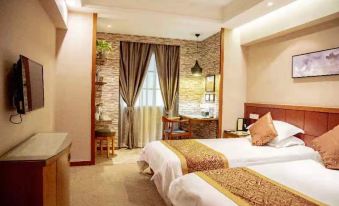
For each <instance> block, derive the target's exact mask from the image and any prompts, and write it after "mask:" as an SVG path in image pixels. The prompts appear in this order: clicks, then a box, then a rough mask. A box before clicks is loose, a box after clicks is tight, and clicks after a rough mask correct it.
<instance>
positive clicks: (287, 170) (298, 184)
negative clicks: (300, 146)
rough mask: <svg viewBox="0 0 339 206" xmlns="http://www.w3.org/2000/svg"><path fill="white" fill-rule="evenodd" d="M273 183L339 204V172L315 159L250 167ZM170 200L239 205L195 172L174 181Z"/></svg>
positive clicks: (194, 205)
mask: <svg viewBox="0 0 339 206" xmlns="http://www.w3.org/2000/svg"><path fill="white" fill-rule="evenodd" d="M249 168H250V169H252V170H254V171H256V172H259V173H260V174H261V175H264V176H266V177H268V178H270V179H271V180H274V181H276V182H278V183H280V184H283V185H284V186H287V187H289V188H291V189H294V190H297V191H298V192H300V193H303V194H304V195H307V196H309V197H311V198H313V199H315V200H318V201H320V202H322V203H325V204H328V205H339V186H338V185H339V171H338V170H330V169H326V168H325V167H324V166H323V165H322V163H320V162H316V161H314V160H299V161H292V162H283V163H272V164H265V165H256V166H250V167H249ZM168 197H169V199H170V201H171V203H172V204H173V205H174V206H216V205H218V206H232V205H236V204H235V203H234V202H233V201H232V200H230V199H229V198H227V197H226V196H225V195H224V194H222V193H221V192H219V191H218V190H216V189H215V188H214V187H213V186H211V185H210V184H208V183H207V182H206V181H205V180H203V179H201V178H200V177H199V176H197V175H196V174H194V173H190V174H187V175H185V176H182V177H180V178H177V179H176V180H174V181H173V182H172V184H171V185H170V189H169V194H168Z"/></svg>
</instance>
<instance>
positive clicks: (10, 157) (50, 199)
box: [0, 133, 71, 206]
mask: <svg viewBox="0 0 339 206" xmlns="http://www.w3.org/2000/svg"><path fill="white" fill-rule="evenodd" d="M70 147H71V140H70V138H68V137H67V134H65V133H39V134H37V135H34V136H33V137H31V138H29V139H28V140H26V141H24V142H23V143H21V144H19V145H18V146H16V147H15V148H13V149H12V150H10V151H9V152H7V153H6V154H5V155H3V156H2V157H0V182H1V183H0V205H1V206H7V205H8V206H69V205H70V192H69V159H70Z"/></svg>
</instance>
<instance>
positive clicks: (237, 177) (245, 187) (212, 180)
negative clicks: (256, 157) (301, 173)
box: [195, 168, 325, 206]
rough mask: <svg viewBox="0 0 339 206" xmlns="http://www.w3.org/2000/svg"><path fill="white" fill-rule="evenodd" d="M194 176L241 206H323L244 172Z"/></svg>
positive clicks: (211, 171)
mask: <svg viewBox="0 0 339 206" xmlns="http://www.w3.org/2000/svg"><path fill="white" fill-rule="evenodd" d="M195 174H196V175H198V176H199V177H201V178H202V179H203V180H205V181H206V182H207V183H209V184H210V185H211V186H213V187H214V188H215V189H217V190H218V191H219V192H221V193H223V194H224V195H225V196H226V197H228V198H229V199H231V200H232V201H233V202H235V203H236V204H238V205H241V206H242V205H253V206H264V205H265V206H267V205H277V206H278V205H279V206H290V205H295V206H313V205H325V204H323V203H321V202H319V201H317V200H314V199H312V198H310V197H308V196H306V195H304V194H302V193H300V192H298V191H295V190H293V189H291V188H288V187H286V186H284V185H282V184H280V183H278V182H275V181H273V180H271V179H269V178H267V177H265V176H263V175H261V174H259V173H257V172H255V171H253V170H251V169H248V168H231V169H218V170H210V171H203V172H196V173H195Z"/></svg>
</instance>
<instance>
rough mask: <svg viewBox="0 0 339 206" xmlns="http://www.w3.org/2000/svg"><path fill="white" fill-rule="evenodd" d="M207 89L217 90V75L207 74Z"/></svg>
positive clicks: (210, 90)
mask: <svg viewBox="0 0 339 206" xmlns="http://www.w3.org/2000/svg"><path fill="white" fill-rule="evenodd" d="M205 91H206V92H215V75H208V76H206V82H205Z"/></svg>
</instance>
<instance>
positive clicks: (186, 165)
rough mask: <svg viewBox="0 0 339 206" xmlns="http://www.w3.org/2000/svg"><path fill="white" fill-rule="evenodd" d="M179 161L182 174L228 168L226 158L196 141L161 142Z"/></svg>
mask: <svg viewBox="0 0 339 206" xmlns="http://www.w3.org/2000/svg"><path fill="white" fill-rule="evenodd" d="M161 142H162V143H163V144H164V145H165V146H166V147H168V148H169V149H170V150H172V151H173V152H174V153H175V154H176V155H177V156H178V158H179V159H180V162H181V168H182V173H183V174H187V173H191V172H196V171H204V170H214V169H222V168H228V161H227V159H226V157H225V156H224V155H223V154H221V153H220V152H218V151H216V150H213V149H212V148H210V147H208V146H206V145H204V144H202V143H200V142H198V141H196V140H162V141H161Z"/></svg>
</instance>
